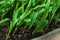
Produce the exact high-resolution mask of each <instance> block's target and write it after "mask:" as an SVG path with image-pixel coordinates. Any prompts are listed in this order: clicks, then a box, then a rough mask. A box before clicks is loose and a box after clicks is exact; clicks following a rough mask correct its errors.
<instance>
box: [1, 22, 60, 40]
mask: <svg viewBox="0 0 60 40" xmlns="http://www.w3.org/2000/svg"><path fill="white" fill-rule="evenodd" d="M6 25H8V24H6ZM6 25H3V24H2V25H1V24H0V40H6V34H7V31H8V27H7V26H6ZM57 28H60V23H58V22H51V24H50V25H49V26H48V27H47V28H46V29H45V31H44V33H42V32H38V33H35V34H34V35H32V31H33V30H34V28H31V29H30V30H26V29H24V28H23V27H21V28H19V29H18V30H17V31H16V32H15V33H14V34H13V35H10V36H11V37H10V38H9V39H8V40H30V39H33V38H36V37H39V36H42V35H44V34H46V33H48V32H50V31H52V30H55V29H57Z"/></svg>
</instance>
